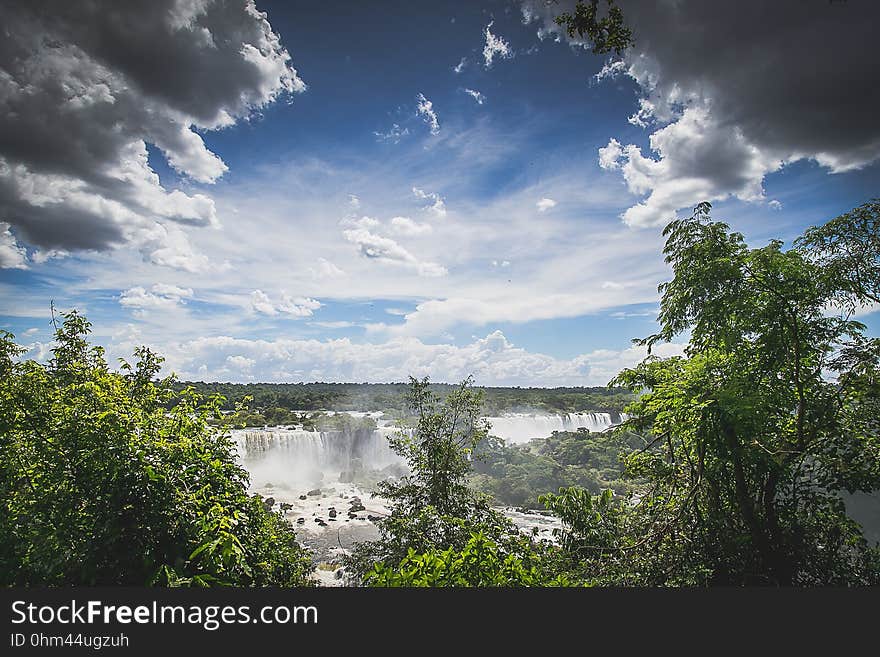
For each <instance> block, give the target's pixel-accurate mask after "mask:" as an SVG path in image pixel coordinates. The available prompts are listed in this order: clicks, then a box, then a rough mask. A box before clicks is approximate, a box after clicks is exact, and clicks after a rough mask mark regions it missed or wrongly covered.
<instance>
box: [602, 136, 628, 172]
mask: <svg viewBox="0 0 880 657" xmlns="http://www.w3.org/2000/svg"><path fill="white" fill-rule="evenodd" d="M621 157H623V148H622V147H621V145H620V142H619V141H617V140H616V139H614V138H613V137H612V138H611V139H609V140H608V145H607V146H604V147H602V148H600V149H599V166H600V167H602V168H603V169H619V168H620V158H621Z"/></svg>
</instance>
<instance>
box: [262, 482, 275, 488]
mask: <svg viewBox="0 0 880 657" xmlns="http://www.w3.org/2000/svg"><path fill="white" fill-rule="evenodd" d="M264 488H275V484H272V483H269V484H266V485H265V486H264Z"/></svg>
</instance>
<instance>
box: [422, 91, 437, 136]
mask: <svg viewBox="0 0 880 657" xmlns="http://www.w3.org/2000/svg"><path fill="white" fill-rule="evenodd" d="M417 100H418V101H419V104H418V106H417V107H416V111H417V112H418V113H419V115H420V116H421V117H422V118H423V119H424V121H425V123H427V124H428V126H429V127H430V128H431V134H432V135H436V134H438V133H439V132H440V120H439V119H438V118H437V112H435V111H434V103H432V102H431V101H430V100H428V99H427V98H425V95H424V94H419V95H418V96H417Z"/></svg>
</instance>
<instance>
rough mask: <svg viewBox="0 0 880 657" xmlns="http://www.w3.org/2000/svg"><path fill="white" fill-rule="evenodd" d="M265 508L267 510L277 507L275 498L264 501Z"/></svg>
mask: <svg viewBox="0 0 880 657" xmlns="http://www.w3.org/2000/svg"><path fill="white" fill-rule="evenodd" d="M263 506H264V507H266V508H267V509H271V508H272V507H273V506H275V498H274V497H267V498H266V499H265V500H263Z"/></svg>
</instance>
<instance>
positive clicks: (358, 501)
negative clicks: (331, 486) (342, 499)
mask: <svg viewBox="0 0 880 657" xmlns="http://www.w3.org/2000/svg"><path fill="white" fill-rule="evenodd" d="M360 503H361V498H359V497H358V496H357V495H355V496H353V497H352V498H351V502H349V504H360Z"/></svg>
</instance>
